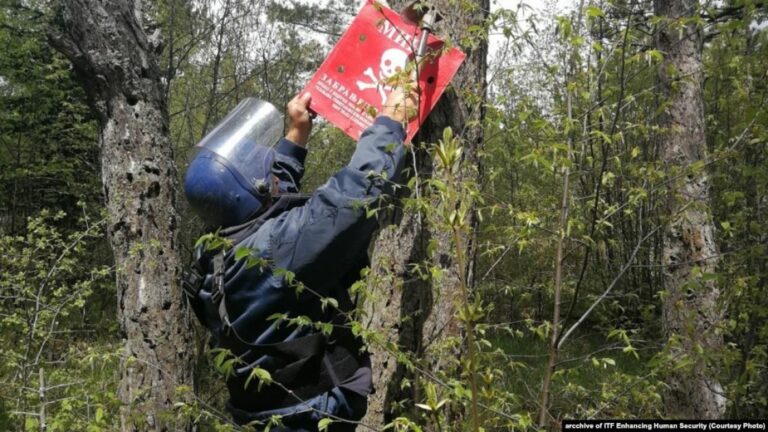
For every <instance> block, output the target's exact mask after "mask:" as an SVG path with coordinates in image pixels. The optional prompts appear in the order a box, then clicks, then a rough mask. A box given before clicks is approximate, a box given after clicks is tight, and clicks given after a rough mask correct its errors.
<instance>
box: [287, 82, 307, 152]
mask: <svg viewBox="0 0 768 432" xmlns="http://www.w3.org/2000/svg"><path fill="white" fill-rule="evenodd" d="M311 101H312V96H311V95H310V94H309V93H304V94H303V95H296V97H294V98H293V99H292V100H291V101H290V102H288V109H287V110H286V111H287V115H288V132H287V133H286V134H285V138H287V139H289V140H291V141H293V142H294V143H296V144H297V145H299V146H301V147H306V146H307V141H308V140H309V133H310V132H311V131H312V117H311V116H310V113H309V103H310V102H311Z"/></svg>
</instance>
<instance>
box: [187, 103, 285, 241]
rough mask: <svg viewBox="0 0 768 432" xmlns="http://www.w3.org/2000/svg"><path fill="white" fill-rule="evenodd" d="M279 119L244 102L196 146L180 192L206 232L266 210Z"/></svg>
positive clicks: (266, 107)
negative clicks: (196, 151) (206, 228)
mask: <svg viewBox="0 0 768 432" xmlns="http://www.w3.org/2000/svg"><path fill="white" fill-rule="evenodd" d="M282 132H283V118H282V116H281V115H280V113H279V112H278V111H277V109H276V108H275V107H274V106H273V105H272V104H270V103H269V102H265V101H262V100H259V99H255V98H247V99H244V100H243V101H242V102H240V104H238V105H237V107H235V109H234V110H232V112H230V113H229V114H228V115H227V116H226V117H225V118H224V120H222V121H221V123H219V124H218V125H217V126H216V127H215V128H214V129H213V130H212V131H211V132H210V133H209V134H208V135H206V136H205V138H203V140H202V141H200V143H199V144H198V145H197V148H198V153H197V154H196V156H195V158H194V159H193V160H192V162H191V163H190V164H189V167H187V173H186V176H185V179H184V192H185V194H186V196H187V200H188V201H189V204H190V206H191V207H192V209H193V210H194V211H195V213H197V214H198V216H200V217H201V218H202V219H203V221H204V222H205V223H206V224H207V225H208V226H209V227H211V228H218V227H229V226H234V225H239V224H241V223H243V222H245V221H247V220H248V219H249V218H251V217H253V216H254V215H256V214H259V213H261V212H262V211H263V210H265V209H266V207H267V206H268V205H269V201H270V198H271V197H270V189H271V184H272V174H271V172H272V164H273V162H274V159H275V151H274V150H273V149H272V147H273V146H274V144H275V143H276V142H277V140H278V139H279V138H280V136H281V134H282Z"/></svg>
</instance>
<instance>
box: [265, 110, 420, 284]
mask: <svg viewBox="0 0 768 432" xmlns="http://www.w3.org/2000/svg"><path fill="white" fill-rule="evenodd" d="M404 137H405V132H404V131H403V127H402V125H400V123H398V122H396V121H394V120H392V119H390V118H387V117H379V118H377V119H376V121H375V122H374V124H373V125H372V126H371V127H369V128H368V129H366V131H365V132H363V134H362V136H361V137H360V141H359V142H358V144H357V148H356V150H355V153H354V154H353V155H352V159H351V160H350V162H349V164H348V165H347V166H346V167H344V168H342V169H341V170H340V171H339V172H337V173H336V174H335V175H334V176H333V177H331V178H330V179H329V180H328V181H327V182H326V183H325V184H324V185H323V186H321V187H320V188H319V189H317V190H316V191H315V192H314V193H313V194H312V197H311V198H310V199H309V201H307V203H306V204H305V205H303V206H301V207H298V208H294V209H292V210H290V211H289V212H286V213H284V214H282V215H280V216H279V217H277V218H275V219H273V220H272V221H273V223H272V227H271V230H270V233H271V236H270V246H271V252H272V259H273V266H274V268H276V269H284V270H288V271H290V272H293V273H294V274H295V275H296V278H297V280H299V281H301V282H302V283H304V284H305V285H306V286H308V287H310V288H312V289H313V290H316V291H319V292H320V293H321V294H325V292H326V290H327V289H328V288H329V287H332V286H334V284H336V283H337V282H338V280H339V279H340V278H341V277H343V276H344V275H345V274H346V273H347V272H348V271H349V270H350V269H351V267H352V266H353V265H355V264H356V263H358V262H359V261H360V257H361V255H363V254H365V253H366V251H367V248H368V244H369V243H370V240H371V236H372V235H373V232H374V230H375V229H376V226H377V219H376V217H367V216H366V209H367V208H375V207H376V206H377V205H378V204H379V201H380V198H381V197H382V196H383V195H385V194H390V193H391V192H392V190H393V186H394V184H396V182H397V180H398V176H399V174H400V171H401V170H402V166H403V163H404V160H405V154H406V152H405V149H404V146H403V139H404Z"/></svg>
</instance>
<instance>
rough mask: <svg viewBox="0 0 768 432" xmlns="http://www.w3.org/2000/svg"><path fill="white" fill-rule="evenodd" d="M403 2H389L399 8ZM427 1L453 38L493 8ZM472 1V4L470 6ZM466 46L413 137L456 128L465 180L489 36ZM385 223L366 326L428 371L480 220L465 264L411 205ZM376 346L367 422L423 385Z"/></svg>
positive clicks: (427, 172)
mask: <svg viewBox="0 0 768 432" xmlns="http://www.w3.org/2000/svg"><path fill="white" fill-rule="evenodd" d="M405 3H407V2H405V1H394V2H390V4H392V6H393V8H395V10H397V9H398V8H400V7H402V6H403V5H404V4H405ZM430 4H433V5H435V6H436V7H437V9H438V11H439V12H440V14H441V15H442V16H443V18H444V19H443V21H441V22H440V23H439V24H438V26H437V27H438V28H437V34H438V35H440V36H441V37H442V38H445V39H447V40H453V41H459V40H460V37H461V36H466V33H467V32H466V31H467V29H468V28H469V27H470V26H472V25H480V26H484V25H485V22H484V21H485V19H486V18H487V16H488V11H489V10H490V1H489V0H476V1H471V2H453V1H449V0H439V1H432V2H430ZM468 4H471V8H467V7H466V6H467V5H468ZM463 6H464V7H463ZM465 52H466V53H467V55H468V56H467V59H466V60H465V62H464V64H463V66H462V67H461V69H460V70H459V72H458V74H457V75H456V77H455V78H454V81H453V86H454V88H455V89H460V91H458V92H457V91H453V90H449V91H447V92H446V93H445V95H444V96H443V98H442V99H441V100H440V102H439V103H438V104H437V106H436V107H435V109H434V110H433V112H432V113H431V114H430V117H429V118H428V119H427V121H426V122H425V124H424V125H423V126H422V127H421V129H420V131H419V134H418V135H417V136H416V138H414V143H435V142H437V141H438V139H440V138H441V137H442V133H443V129H445V128H446V127H451V128H452V129H453V131H454V133H455V135H456V136H458V137H459V138H461V139H462V142H463V144H464V149H463V162H462V165H463V169H462V172H461V174H460V175H461V177H462V179H460V180H466V181H478V179H479V176H480V171H479V159H478V150H479V148H480V146H481V145H482V142H483V127H482V124H483V119H484V117H485V107H484V103H485V94H486V78H485V77H486V69H487V63H486V57H487V52H488V46H487V41H486V40H482V41H477V44H476V45H474V47H473V48H472V49H471V50H467V49H465ZM409 167H410V173H411V175H413V174H414V172H416V174H417V175H418V177H419V178H420V181H422V182H423V181H424V180H425V179H427V178H429V177H430V176H431V173H432V160H431V158H430V156H429V155H428V154H427V152H426V149H425V148H419V149H418V150H416V151H415V159H413V160H411V161H410V163H409ZM414 168H415V170H414ZM387 222H390V223H393V225H390V226H388V227H386V228H384V229H383V230H382V232H381V233H380V234H379V236H378V238H377V240H376V242H375V244H374V253H373V257H372V280H373V282H372V284H371V285H372V286H371V289H372V291H373V293H372V298H371V299H369V301H368V302H367V303H366V311H367V316H368V318H369V322H368V323H367V324H368V327H369V329H371V330H375V331H376V332H378V333H379V334H381V335H382V336H384V337H385V339H386V341H388V342H391V343H396V344H398V347H399V349H401V350H403V351H405V352H410V353H413V355H414V356H415V357H416V358H419V359H424V358H428V359H429V361H430V370H431V371H433V372H435V371H439V370H441V369H442V368H443V367H444V366H445V365H443V364H441V362H443V361H446V360H448V359H445V358H444V356H429V355H425V353H427V352H428V350H429V349H430V347H431V346H433V345H434V344H436V343H438V342H440V341H443V340H445V338H447V337H450V336H459V332H460V330H461V329H460V327H459V321H458V320H457V319H456V318H455V313H456V310H455V304H454V300H455V299H457V298H458V297H459V290H460V288H461V281H460V279H459V275H461V274H465V275H466V279H467V280H466V281H465V282H466V283H467V286H470V287H471V286H472V282H473V277H474V248H475V241H474V240H475V239H474V231H475V230H474V228H475V227H476V223H477V220H476V218H475V217H474V215H473V216H472V217H471V221H470V223H471V226H472V227H473V230H472V233H471V234H469V235H468V236H467V237H468V238H463V239H461V241H460V242H459V243H460V244H461V245H462V246H461V247H462V249H463V250H464V256H465V257H466V262H465V264H466V269H464V271H460V270H459V269H458V268H457V261H456V257H455V256H452V255H451V254H450V252H449V251H451V250H453V246H452V244H453V240H454V239H452V235H453V233H451V232H450V231H448V230H440V229H434V228H433V227H430V226H428V225H427V224H426V221H425V220H424V218H423V216H422V215H419V214H417V213H416V212H414V211H406V212H398V213H397V214H395V215H393V219H392V220H389V221H387ZM430 242H433V243H434V244H435V245H436V247H434V248H432V249H433V250H434V252H432V256H428V253H429V249H428V247H427V246H428V245H429V244H430ZM425 260H430V261H431V262H432V265H434V266H438V267H439V268H440V270H441V271H442V275H443V276H442V277H441V278H440V280H439V281H435V280H424V279H423V278H421V276H420V275H418V274H416V273H415V272H414V267H413V266H414V265H420V264H423V263H424V261H425ZM372 350H373V374H374V386H375V388H376V394H374V395H372V396H370V397H369V407H368V415H367V416H366V418H365V420H364V422H367V423H369V424H373V425H381V424H383V423H385V422H387V421H388V420H391V419H392V417H393V414H394V413H393V411H392V405H391V404H392V402H395V401H399V400H403V399H411V400H418V399H419V396H418V386H416V385H415V384H414V386H411V388H410V389H405V390H404V389H402V388H401V385H400V384H401V380H402V378H404V377H406V376H408V373H407V371H406V368H405V367H404V366H403V365H402V364H398V363H397V361H396V359H395V358H394V357H393V356H392V355H391V353H389V352H388V351H387V350H386V349H381V348H380V347H372ZM410 378H413V377H410Z"/></svg>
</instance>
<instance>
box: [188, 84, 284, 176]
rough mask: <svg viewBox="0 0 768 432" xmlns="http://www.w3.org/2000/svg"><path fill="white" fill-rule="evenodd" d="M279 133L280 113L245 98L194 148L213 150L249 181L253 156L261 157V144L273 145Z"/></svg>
mask: <svg viewBox="0 0 768 432" xmlns="http://www.w3.org/2000/svg"><path fill="white" fill-rule="evenodd" d="M282 134H283V116H282V115H281V114H280V112H279V111H278V110H277V108H275V107H274V105H272V104H271V103H269V102H266V101H263V100H261V99H256V98H246V99H243V100H242V101H241V102H240V103H239V104H238V105H237V106H236V107H235V109H233V110H232V111H231V112H230V113H229V114H227V116H226V117H224V119H223V120H222V121H221V122H219V124H218V125H217V126H216V127H215V128H214V129H213V130H212V131H211V132H210V133H209V134H208V135H206V136H205V138H203V139H202V141H200V143H199V144H197V147H204V148H206V149H207V150H210V151H212V152H214V153H216V154H217V155H219V156H220V157H222V158H224V159H225V160H226V161H227V162H228V163H229V166H230V168H232V169H235V170H237V171H238V172H239V173H240V174H241V175H243V176H244V177H245V178H249V180H250V177H252V176H251V175H248V174H249V173H251V172H252V171H253V170H254V166H253V165H254V162H256V161H257V158H263V153H264V147H267V148H270V147H272V146H274V145H275V143H277V140H279V139H280V137H281V136H282ZM267 172H268V171H267Z"/></svg>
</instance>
